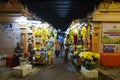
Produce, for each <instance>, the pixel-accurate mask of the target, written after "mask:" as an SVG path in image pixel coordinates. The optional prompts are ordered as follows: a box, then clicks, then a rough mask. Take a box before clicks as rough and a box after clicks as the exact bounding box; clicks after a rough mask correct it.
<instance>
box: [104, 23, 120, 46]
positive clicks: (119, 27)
mask: <svg viewBox="0 0 120 80" xmlns="http://www.w3.org/2000/svg"><path fill="white" fill-rule="evenodd" d="M102 43H103V44H120V24H117V23H104V24H103V27H102Z"/></svg>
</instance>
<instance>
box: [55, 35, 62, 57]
mask: <svg viewBox="0 0 120 80" xmlns="http://www.w3.org/2000/svg"><path fill="white" fill-rule="evenodd" d="M60 44H61V42H60V40H59V39H58V36H57V38H56V40H55V55H56V57H57V58H59V54H60V51H61V45H60Z"/></svg>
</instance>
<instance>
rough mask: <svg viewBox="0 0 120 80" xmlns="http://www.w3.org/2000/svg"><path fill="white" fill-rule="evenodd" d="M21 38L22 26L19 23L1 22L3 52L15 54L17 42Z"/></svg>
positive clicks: (1, 49) (1, 51)
mask: <svg viewBox="0 0 120 80" xmlns="http://www.w3.org/2000/svg"><path fill="white" fill-rule="evenodd" d="M20 40H21V39H20V26H19V25H18V24H17V23H0V53H1V54H8V55H11V54H13V50H14V48H15V47H16V43H17V42H20Z"/></svg>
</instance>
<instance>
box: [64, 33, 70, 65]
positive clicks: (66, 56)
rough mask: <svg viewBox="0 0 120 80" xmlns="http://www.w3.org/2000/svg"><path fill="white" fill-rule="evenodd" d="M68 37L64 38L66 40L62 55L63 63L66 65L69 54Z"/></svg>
mask: <svg viewBox="0 0 120 80" xmlns="http://www.w3.org/2000/svg"><path fill="white" fill-rule="evenodd" d="M69 39H70V35H67V36H66V40H65V43H64V44H65V53H64V63H68V53H69V49H70V48H69V47H70V45H71V44H70V40H69Z"/></svg>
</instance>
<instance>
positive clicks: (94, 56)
mask: <svg viewBox="0 0 120 80" xmlns="http://www.w3.org/2000/svg"><path fill="white" fill-rule="evenodd" d="M79 56H80V57H81V58H82V59H84V60H89V61H95V62H96V61H98V60H100V54H99V53H94V52H81V53H80V54H79Z"/></svg>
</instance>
